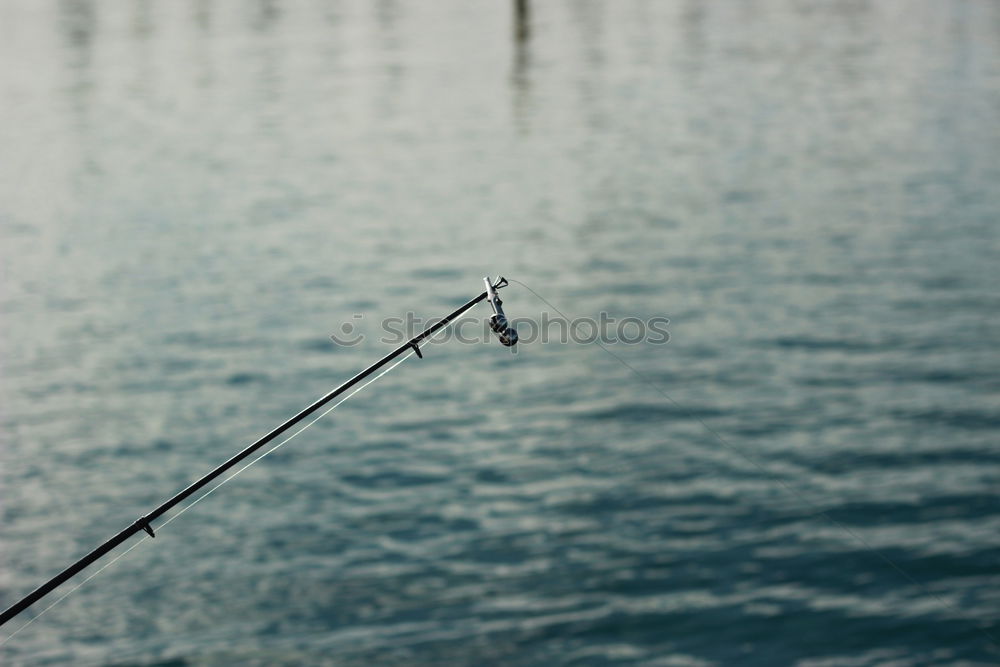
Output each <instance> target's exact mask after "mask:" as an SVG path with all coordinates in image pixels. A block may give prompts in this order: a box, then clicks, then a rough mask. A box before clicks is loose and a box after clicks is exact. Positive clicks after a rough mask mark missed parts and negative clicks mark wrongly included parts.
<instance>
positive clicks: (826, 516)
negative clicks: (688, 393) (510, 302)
mask: <svg viewBox="0 0 1000 667" xmlns="http://www.w3.org/2000/svg"><path fill="white" fill-rule="evenodd" d="M510 282H512V283H517V284H518V285H520V286H521V287H523V288H524V289H526V290H528V291H529V292H531V293H532V294H534V295H535V297H536V298H537V299H538V300H539V301H541V302H542V303H544V304H545V305H547V306H548V307H549V308H551V309H552V310H554V311H556V312H557V313H559V315H561V316H562V317H563V318H564V319H566V321H567V322H572V319H570V317H569V316H567V315H566V313H564V312H563V311H561V310H559V309H558V308H556V306H555V305H554V304H553V303H552V302H551V301H549V300H548V299H546V298H545V297H543V296H542V295H541V294H539V293H538V292H536V291H535V290H533V289H531V288H530V287H528V286H527V285H525V284H524V283H523V282H521V281H520V280H516V279H514V278H511V279H510ZM594 342H595V343H597V345H598V346H600V348H601V349H602V350H604V351H605V352H607V353H608V354H610V355H611V356H612V357H614V358H615V359H616V360H617V361H618V363H620V364H621V365H622V366H624V367H625V368H627V369H629V370H630V371H632V372H633V373H634V374H635V375H636V376H637V377H638V378H639V379H640V380H642V381H643V382H645V383H646V384H648V385H649V386H650V387H652V388H653V389H654V390H655V391H656V392H657V393H658V394H660V396H662V397H663V398H665V399H666V400H667V401H669V402H670V403H671V404H672V405H673V406H674V407H675V408H677V409H678V410H680V411H681V412H682V413H683V414H684V415H686V416H687V417H688V418H690V419H693V420H695V421H697V422H698V423H699V424H701V425H702V426H703V427H704V428H705V430H706V431H708V432H709V433H711V434H712V436H713V437H714V438H715V439H716V440H718V441H719V443H720V444H722V446H723V447H725V448H726V450H728V451H729V452H730V453H732V454H736V455H737V456H739V457H740V458H742V459H743V460H744V461H746V462H748V463H749V464H751V465H752V466H753V467H755V468H757V469H758V470H760V471H761V472H763V473H764V474H765V475H767V476H768V477H770V478H772V479H774V480H775V481H777V482H778V483H779V484H781V486H782V487H784V488H785V490H786V491H788V492H789V493H791V494H792V495H793V496H795V497H796V498H797V499H798V500H800V501H802V502H803V503H805V504H806V505H808V506H809V508H810V509H811V510H813V511H812V512H811V514H810V515H809V516H822V517H823V518H824V519H826V520H827V521H829V522H830V523H831V524H833V525H834V526H836V527H837V528H840V529H841V530H842V531H844V532H845V533H846V534H847V535H849V536H851V537H852V538H854V539H855V540H856V541H857V542H858V543H859V544H861V545H862V546H863V547H864V548H865V549H867V550H868V551H870V552H871V553H873V554H874V555H876V556H878V558H879V559H881V560H882V561H883V562H884V563H885V564H886V565H888V566H889V567H891V568H892V569H893V570H895V571H896V572H897V573H898V574H899V575H900V576H902V577H903V578H904V579H906V580H907V581H909V582H910V583H911V584H913V585H914V586H916V587H917V588H918V589H920V590H921V591H923V592H924V593H925V594H927V595H930V596H931V597H932V598H934V599H935V600H936V601H937V602H938V603H939V604H940V605H941V606H942V607H943V608H944V609H946V610H947V611H949V612H952V613H954V614H956V615H958V616H959V617H960V618H963V615H962V614H961V611H960V610H959V609H957V608H956V607H955V606H954V605H952V604H951V603H949V602H947V601H946V600H944V599H943V598H942V597H941V596H939V595H938V594H937V593H935V592H934V591H932V590H931V589H930V588H928V587H927V585H926V584H924V583H922V582H920V581H918V580H917V579H915V578H914V577H913V576H912V575H910V574H909V573H908V572H907V571H906V570H904V569H903V568H902V567H900V566H899V565H897V564H896V563H895V562H894V561H893V560H892V559H891V558H889V557H888V556H886V555H885V554H884V553H882V552H881V551H879V550H878V549H876V548H875V547H874V546H872V545H871V543H869V542H868V540H866V539H865V538H864V537H863V536H861V535H860V534H859V533H858V532H857V531H855V530H853V529H852V528H851V527H850V526H848V525H846V524H844V523H843V522H841V521H838V520H837V519H835V518H834V517H832V516H831V515H830V514H829V513H828V512H827V511H826V510H824V509H821V508H817V507H816V505H815V503H813V502H812V501H811V500H809V499H808V498H807V497H806V496H805V495H804V494H803V493H802V492H801V491H799V490H797V489H796V488H795V487H793V486H791V485H789V484H788V483H787V482H785V481H784V480H783V479H781V478H780V477H777V476H775V475H774V473H772V472H771V471H770V470H768V469H767V467H766V466H764V465H763V464H762V463H760V462H758V461H757V460H756V459H754V458H752V457H751V456H750V455H749V454H747V453H746V452H744V451H743V450H741V449H740V448H739V447H736V446H734V445H732V444H730V443H729V441H727V440H726V439H725V438H723V437H722V435H720V434H719V432H718V431H716V430H715V429H714V428H712V427H711V426H709V425H708V424H706V423H705V420H704V419H702V418H701V417H699V416H698V415H696V414H694V413H693V412H691V411H690V410H688V409H687V408H685V407H684V406H683V405H681V404H680V403H678V402H677V401H675V400H674V399H673V397H672V396H670V394H668V393H667V392H666V391H665V390H664V389H663V388H662V387H661V386H660V385H659V384H658V383H657V382H655V381H654V380H652V379H651V378H649V377H648V376H646V375H645V374H643V373H642V372H640V371H639V370H638V369H637V368H636V367H635V366H633V365H632V364H630V363H628V362H627V361H625V360H624V359H622V358H621V357H620V356H618V355H617V354H615V353H614V352H612V351H611V350H610V349H608V347H607V346H606V345H604V343H602V342H601V340H600V338H595V339H594ZM974 627H975V628H976V629H977V630H979V631H980V632H981V633H982V634H983V636H984V637H986V638H987V639H988V640H989V641H990V643H992V644H993V645H994V646H998V647H1000V642H998V641H997V640H996V639H995V638H994V637H993V635H991V634H990V633H989V632H987V631H986V630H984V629H983V628H982V627H980V626H979V625H978V624H977V625H975V626H974Z"/></svg>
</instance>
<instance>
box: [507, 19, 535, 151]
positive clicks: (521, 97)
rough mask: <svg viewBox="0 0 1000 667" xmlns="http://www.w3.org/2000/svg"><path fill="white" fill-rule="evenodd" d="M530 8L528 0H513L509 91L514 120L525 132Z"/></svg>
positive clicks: (528, 114) (528, 97) (528, 102)
mask: <svg viewBox="0 0 1000 667" xmlns="http://www.w3.org/2000/svg"><path fill="white" fill-rule="evenodd" d="M530 70H531V9H530V6H529V4H528V0H515V2H514V62H513V66H512V68H511V76H510V83H511V91H512V97H511V99H512V100H513V105H514V121H515V124H516V126H517V128H518V130H519V131H520V132H522V133H526V132H527V131H528V130H530V127H531V123H530V120H531V104H532V101H531V71H530Z"/></svg>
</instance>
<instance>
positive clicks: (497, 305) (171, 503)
mask: <svg viewBox="0 0 1000 667" xmlns="http://www.w3.org/2000/svg"><path fill="white" fill-rule="evenodd" d="M483 281H484V282H485V283H486V291H485V292H483V293H482V294H480V295H479V296H477V297H475V298H474V299H471V300H470V301H468V302H467V303H466V304H465V305H463V306H462V307H461V308H458V309H457V310H455V311H454V312H452V313H451V314H449V315H446V316H445V317H444V318H443V319H441V320H440V321H439V322H437V323H436V324H434V325H432V326H429V327H427V328H426V329H424V330H423V331H422V332H421V333H419V334H417V335H416V336H414V337H413V338H411V339H410V340H408V341H406V342H405V343H403V344H402V345H400V346H399V347H397V348H396V349H395V350H393V351H392V352H390V353H389V354H387V355H385V356H384V357H382V358H381V359H379V360H378V361H376V362H375V363H374V364H372V365H371V366H369V367H368V368H366V369H364V370H363V371H361V372H360V373H358V374H357V375H355V376H354V377H352V378H351V379H350V380H348V381H347V382H345V383H344V384H342V385H340V386H339V387H337V388H336V389H334V390H333V391H331V392H330V393H328V394H326V395H325V396H323V397H322V398H320V399H319V400H317V401H316V402H314V403H313V404H311V405H309V406H307V407H305V408H303V409H302V410H301V411H300V412H299V413H298V414H296V415H295V416H293V417H291V418H290V419H288V420H286V421H285V422H283V423H282V424H280V425H279V426H277V427H275V428H274V429H273V430H272V431H270V432H269V433H267V434H266V435H264V436H263V437H261V438H260V439H259V440H257V441H256V442H254V443H253V444H251V445H249V446H248V447H246V448H245V449H244V450H243V451H241V452H239V453H238V454H235V455H234V456H233V457H231V458H230V459H229V460H228V461H226V462H225V463H223V464H221V465H219V466H217V467H216V468H215V469H214V470H212V471H211V472H209V473H208V474H206V475H205V476H203V477H201V478H200V479H198V480H197V481H195V482H192V483H191V484H190V485H189V486H187V487H186V488H185V489H183V490H182V491H180V492H178V493H177V494H176V495H174V496H173V497H171V498H170V499H168V500H165V501H164V502H163V503H162V504H160V506H159V507H157V508H156V509H154V510H153V511H152V512H149V513H147V514H144V515H143V516H141V517H139V518H138V519H136V520H135V521H134V522H133V523H132V524H130V525H129V526H127V527H126V528H124V529H122V530H121V531H119V532H118V533H117V534H116V535H114V536H112V537H111V538H110V539H108V540H107V541H105V542H104V543H103V544H101V545H100V546H98V547H96V548H94V549H93V550H92V551H91V552H90V553H88V554H87V555H86V556H84V557H82V558H81V559H80V560H78V561H76V562H75V563H73V564H72V565H70V566H69V567H67V568H66V569H65V570H63V571H62V572H60V573H59V574H57V575H56V576H54V577H52V578H51V579H49V580H48V581H46V582H45V583H44V584H42V585H41V586H39V587H38V588H36V589H35V590H34V591H32V592H31V593H29V594H28V595H26V596H24V597H23V598H22V599H21V600H19V601H18V602H16V603H14V604H13V605H11V606H10V607H9V608H8V609H7V610H6V611H5V612H3V614H0V625H3V624H5V623H6V622H7V621H9V620H11V619H12V618H14V617H15V616H17V615H18V614H20V613H21V612H22V611H24V610H25V609H27V608H28V607H30V606H31V605H33V604H34V603H36V602H38V601H39V600H41V599H42V598H43V597H45V596H46V595H48V594H49V593H51V592H52V591H53V590H55V589H56V588H57V587H58V586H59V585H60V584H62V583H64V582H65V581H67V580H68V579H70V578H71V577H73V576H74V575H76V574H78V573H79V572H80V571H82V570H83V569H84V568H86V567H87V566H89V565H90V564H92V563H93V562H94V561H96V560H97V559H99V558H101V557H102V556H104V555H105V554H107V553H108V552H109V551H111V550H112V549H114V548H115V547H117V546H118V545H120V544H122V543H123V542H124V541H125V540H127V539H128V538H130V537H132V536H133V535H135V534H136V533H138V532H140V531H145V532H146V533H147V534H148V535H149V536H150V537H156V533H155V532H154V530H153V521H155V520H157V519H158V518H160V517H161V516H163V515H164V514H166V513H167V512H169V511H170V510H171V509H172V508H174V507H176V506H177V505H178V504H179V503H181V502H183V501H184V500H185V499H186V498H188V497H189V496H191V494H193V493H195V492H196V491H198V489H201V488H202V487H204V486H205V485H206V484H208V483H209V482H211V481H212V480H213V479H216V478H217V477H218V476H219V475H221V474H222V473H224V472H226V471H227V470H229V469H230V468H232V467H233V466H235V465H236V464H237V463H239V462H240V461H242V460H244V459H246V458H247V457H248V456H250V455H251V454H253V453H254V452H255V451H257V450H258V449H260V448H261V447H263V446H264V445H266V444H267V443H269V442H271V441H272V440H274V439H275V438H277V437H278V436H280V435H281V434H282V433H284V432H285V431H287V430H288V429H290V428H291V427H293V426H295V425H296V424H298V423H299V422H301V421H302V420H303V419H305V418H306V417H308V416H309V415H311V414H312V413H314V412H316V410H318V409H319V408H321V407H322V406H324V405H326V404H327V403H329V402H330V401H332V400H333V399H335V398H337V397H338V396H340V395H341V394H343V393H344V392H345V391H347V390H348V389H350V388H351V387H353V386H355V385H357V384H358V383H359V382H361V381H362V380H364V379H365V378H367V377H368V376H370V375H371V374H372V373H374V372H375V371H377V370H379V369H380V368H382V367H383V366H385V365H386V364H388V363H389V362H390V361H392V360H393V359H395V358H396V357H398V356H400V355H401V354H403V353H405V352H408V351H410V350H412V351H413V352H414V353H416V355H417V356H418V357H419V358H421V359H423V357H424V355H423V353H422V352H421V351H420V344H421V343H423V342H425V341H427V340H428V339H429V338H430V337H431V336H433V335H434V334H435V333H437V332H438V331H440V330H441V329H443V328H444V327H446V326H448V325H449V324H451V322H452V321H454V320H455V319H457V318H458V317H460V316H461V315H463V314H464V313H465V311H467V310H469V309H470V308H472V307H473V306H475V305H476V304H477V303H479V302H480V301H483V300H486V301H488V302H489V304H490V307H491V308H492V309H493V314H492V315H491V316H490V318H489V326H490V329H491V330H492V331H493V332H494V333H495V334H496V335H497V338H499V340H500V342H501V343H502V344H503V345H505V346H507V347H513V346H514V345H515V344H516V343H517V331H516V330H515V329H514V328H513V327H511V326H510V324H509V322H508V321H507V316H506V315H505V314H504V312H503V307H502V304H503V302H502V301H501V300H500V297H499V296H497V290H498V289H500V288H502V287H506V286H507V285H508V283H507V279H506V278H504V277H502V276H498V277H497V279H496V281H495V282H494V281H491V280H490V278H489V277H486V278H483Z"/></svg>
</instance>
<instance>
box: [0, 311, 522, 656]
mask: <svg viewBox="0 0 1000 667" xmlns="http://www.w3.org/2000/svg"><path fill="white" fill-rule="evenodd" d="M473 305H475V304H472V305H469V306H468V307H467V308H465V309H464V310H462V311H460V312H459V313H458V314H456V315H453V316H452V317H451V318H450V320H451V321H454V320H457V319H458V318H460V317H462V316H463V315H465V313H466V312H468V311H469V309H471V308H472V306H473ZM502 312H503V311H501V313H502ZM505 324H506V323H505ZM444 331H447V327H442V328H441V329H440V331H438V332H437V333H435V334H433V335H432V336H429V337H428V338H427V341H428V342H430V341H432V340H434V339H435V338H437V336H438V335H439V334H440V333H442V332H444ZM515 338H516V335H515ZM415 353H416V354H419V352H418V350H417V349H416V348H414V349H411V350H409V351H408V352H406V353H405V354H403V356H402V357H400V359H399V360H398V361H396V362H395V363H393V364H392V365H391V366H389V367H387V368H385V369H383V370H382V371H381V372H380V373H379V374H378V375H376V376H374V377H372V378H371V379H370V380H368V381H367V382H365V383H364V384H362V385H360V386H358V387H356V388H355V389H354V390H353V391H352V392H351V393H349V394H347V395H346V396H344V397H343V398H341V399H340V400H339V401H337V402H336V403H334V404H333V405H331V406H330V407H328V408H327V409H325V410H324V411H323V412H321V413H320V414H319V415H317V416H316V417H315V418H313V419H312V420H310V421H309V422H307V423H306V424H305V426H303V427H302V428H300V429H299V430H297V431H295V432H294V433H292V435H290V436H288V437H287V438H285V439H284V440H282V441H281V442H279V443H278V444H276V445H274V446H273V447H271V448H270V449H268V450H266V451H265V452H264V453H263V454H261V455H260V456H258V457H256V458H254V459H252V460H251V461H250V462H249V463H247V464H246V465H244V466H243V467H241V468H238V469H237V470H236V471H235V472H233V473H232V474H231V475H229V476H228V477H226V478H225V479H223V480H222V481H221V482H219V483H218V484H216V485H215V486H213V487H212V488H211V489H209V490H208V491H206V492H205V493H203V494H202V495H200V496H198V497H197V498H196V499H195V500H193V501H192V502H190V503H189V504H187V505H185V506H184V507H183V508H181V510H180V511H178V512H177V513H176V514H173V515H172V516H170V517H168V518H167V519H166V520H165V521H164V522H163V523H161V524H160V525H159V526H157V530H163V528H164V527H166V526H167V524H169V523H170V522H171V521H173V520H174V519H176V518H178V517H180V516H181V515H182V514H184V513H185V512H187V511H188V510H189V509H191V508H192V507H194V506H195V505H197V504H198V503H200V502H201V501H202V500H204V499H205V498H207V497H208V496H210V495H212V494H213V493H215V492H216V491H217V490H219V488H221V487H222V486H224V485H225V484H227V483H228V482H230V481H232V480H233V479H234V478H235V477H237V476H238V475H239V474H240V473H242V472H243V471H244V470H246V469H247V468H249V467H250V466H252V465H253V464H255V463H257V462H258V461H260V460H261V459H262V458H264V457H265V456H267V455H268V454H271V453H272V452H274V451H276V450H278V449H280V448H281V447H282V446H284V445H285V444H287V443H288V442H290V441H292V440H294V439H295V438H296V437H298V436H299V435H300V434H302V433H303V432H304V431H306V430H308V429H309V428H310V427H311V426H312V425H313V424H315V423H316V422H318V421H319V420H321V419H322V418H323V417H325V416H326V415H328V414H330V413H331V412H333V410H334V409H336V408H337V406H339V405H341V404H342V403H344V402H345V401H347V400H348V399H350V398H351V397H352V396H354V395H355V394H357V393H358V392H359V391H361V390H362V389H364V388H365V387H367V386H368V385H370V384H371V383H373V382H375V381H376V380H378V379H379V378H381V377H382V376H383V375H385V374H386V373H388V372H389V371H391V370H392V369H394V368H396V366H399V365H400V364H401V363H403V362H404V361H406V360H407V359H409V358H410V357H411V356H413V355H414V354H415ZM421 356H422V355H421ZM150 537H151V536H150V535H143V536H142V537H141V538H139V540H138V541H137V542H136V543H135V544H133V545H132V546H130V547H129V548H128V549H126V550H124V551H122V552H121V553H120V554H118V555H117V556H115V557H114V558H112V559H111V560H109V561H108V562H107V563H105V564H104V565H102V566H101V567H100V568H98V569H97V570H95V571H94V572H92V573H91V574H89V575H88V576H87V577H86V578H85V579H83V580H82V581H80V582H79V583H78V584H76V585H75V586H73V587H72V588H70V589H69V590H68V591H66V592H65V593H63V594H62V595H61V596H59V597H58V598H56V599H55V600H54V601H53V602H52V603H51V604H50V605H48V606H47V607H45V608H44V609H42V610H41V611H40V612H38V614H36V615H35V616H33V617H32V618H31V619H29V620H28V621H27V622H25V623H24V624H23V625H21V626H20V627H19V628H18V629H17V630H15V631H14V632H12V633H11V634H9V635H8V636H7V637H5V638H4V639H2V640H0V646H3V645H4V644H6V643H7V642H9V641H10V640H11V639H13V638H14V637H15V636H16V635H17V634H18V633H20V632H21V631H22V630H24V629H25V628H26V627H28V626H29V625H31V624H32V623H34V622H35V621H36V620H38V619H39V618H41V617H42V616H43V615H45V613H46V612H48V611H49V610H51V609H52V608H53V607H55V606H56V605H58V604H59V603H60V602H62V601H63V600H65V599H66V598H68V597H69V596H70V595H72V594H73V593H74V592H76V591H78V590H79V589H80V588H82V587H83V586H84V585H85V584H86V583H87V582H89V581H90V580H91V579H93V578H95V577H96V576H97V575H99V574H100V573H101V572H104V570H106V569H108V568H109V567H111V566H112V565H114V564H115V563H117V562H118V561H119V560H121V559H122V558H124V557H125V556H126V555H128V553H129V552H131V551H132V550H133V549H135V548H136V547H138V546H139V545H140V544H143V543H144V542H146V541H147V540H149V539H150Z"/></svg>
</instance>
